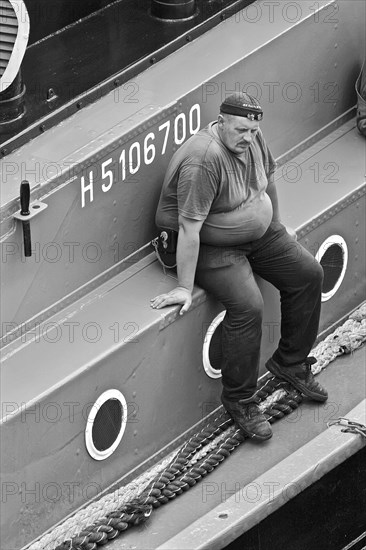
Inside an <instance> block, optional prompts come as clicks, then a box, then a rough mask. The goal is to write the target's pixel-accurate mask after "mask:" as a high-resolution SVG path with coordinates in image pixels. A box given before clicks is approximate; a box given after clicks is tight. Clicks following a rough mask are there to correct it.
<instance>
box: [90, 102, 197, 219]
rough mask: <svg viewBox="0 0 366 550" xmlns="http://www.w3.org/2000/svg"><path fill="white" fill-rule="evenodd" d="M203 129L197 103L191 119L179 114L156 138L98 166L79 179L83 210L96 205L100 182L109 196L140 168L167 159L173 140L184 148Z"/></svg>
mask: <svg viewBox="0 0 366 550" xmlns="http://www.w3.org/2000/svg"><path fill="white" fill-rule="evenodd" d="M200 126H201V111H200V105H199V104H198V103H196V104H195V105H193V106H192V107H191V109H190V111H189V113H188V115H187V114H186V113H179V114H178V115H177V116H176V117H175V119H174V120H172V121H171V120H167V121H166V122H164V123H163V124H161V125H160V126H158V131H157V133H156V134H155V132H149V133H148V134H147V135H146V136H144V137H143V138H142V139H141V141H134V142H133V143H132V144H131V145H130V146H129V147H128V148H124V149H122V151H117V152H116V153H117V154H116V158H114V156H113V157H110V158H108V159H107V160H105V161H103V162H102V163H101V164H100V165H99V166H95V167H94V168H92V169H90V170H89V172H87V174H86V175H83V176H81V177H80V186H81V207H82V208H84V207H85V206H86V205H87V204H88V203H91V202H93V200H94V188H95V183H96V182H97V181H99V180H100V183H101V188H102V191H103V192H104V193H107V192H108V191H110V189H112V187H113V184H114V183H120V182H123V181H125V180H126V178H128V177H129V176H135V175H136V174H137V173H138V171H139V170H140V168H141V166H148V165H150V164H152V163H153V162H154V160H155V159H156V158H157V156H159V155H160V156H163V155H165V153H166V150H167V146H168V143H169V142H170V140H174V144H175V145H182V143H183V142H184V141H185V140H186V139H187V138H189V137H190V136H193V135H194V134H196V133H197V132H198V130H199V129H200ZM158 143H159V145H157V144H158Z"/></svg>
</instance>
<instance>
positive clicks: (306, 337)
mask: <svg viewBox="0 0 366 550" xmlns="http://www.w3.org/2000/svg"><path fill="white" fill-rule="evenodd" d="M253 272H254V273H256V274H258V275H260V276H261V277H262V278H263V279H265V280H266V281H269V282H270V283H272V284H273V285H274V286H275V287H276V288H277V289H278V290H279V291H280V296H281V338H280V341H279V343H278V348H277V350H276V351H275V353H274V355H273V358H274V359H275V360H276V361H277V362H278V363H280V364H281V365H284V366H290V365H295V364H298V363H301V362H303V361H304V359H305V358H306V357H307V356H308V354H309V352H310V350H311V348H312V346H313V344H314V341H315V339H316V336H317V331H318V325H319V315H320V305H321V288H322V281H323V269H322V267H321V266H320V264H319V263H318V262H317V261H316V260H315V258H314V257H313V256H312V255H311V254H310V253H309V252H308V251H307V250H305V248H303V247H302V246H301V245H300V244H299V243H298V242H296V241H295V240H294V239H293V238H292V237H291V236H290V235H289V234H288V233H287V231H286V229H285V227H284V226H283V225H282V224H280V223H278V222H275V223H272V224H271V225H270V227H269V228H268V230H267V232H266V233H265V235H263V237H261V238H260V239H258V240H256V241H253V242H251V243H247V244H245V245H240V246H235V247H230V248H225V247H214V246H209V245H204V244H201V247H200V254H199V259H198V264H197V271H196V281H197V283H198V284H199V285H200V286H201V287H202V288H204V289H206V290H207V291H208V292H210V293H211V294H213V296H215V298H216V299H217V300H219V301H220V302H221V303H222V304H223V305H224V307H225V308H226V315H225V317H224V319H223V322H222V346H223V350H222V351H223V363H222V383H223V394H224V395H225V397H226V398H227V399H230V400H233V401H235V400H237V399H242V398H249V397H251V396H252V395H253V393H254V392H255V391H256V388H257V379H258V369H259V354H260V344H261V336H262V313H263V299H262V295H261V293H260V290H259V288H258V286H257V283H256V281H255V279H254V276H253Z"/></svg>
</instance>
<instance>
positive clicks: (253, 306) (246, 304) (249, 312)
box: [230, 292, 264, 324]
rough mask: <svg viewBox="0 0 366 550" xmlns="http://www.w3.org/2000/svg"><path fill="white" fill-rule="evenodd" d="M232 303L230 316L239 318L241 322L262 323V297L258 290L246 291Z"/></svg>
mask: <svg viewBox="0 0 366 550" xmlns="http://www.w3.org/2000/svg"><path fill="white" fill-rule="evenodd" d="M248 294H249V295H246V296H243V298H244V299H243V298H240V299H238V300H237V302H235V303H233V304H232V307H231V308H230V314H231V316H232V318H235V319H240V320H241V321H242V322H250V323H252V324H260V323H262V318H263V307H264V304H263V298H262V295H261V294H260V292H258V293H254V292H251V293H248Z"/></svg>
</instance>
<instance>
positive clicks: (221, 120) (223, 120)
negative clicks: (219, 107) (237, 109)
mask: <svg viewBox="0 0 366 550" xmlns="http://www.w3.org/2000/svg"><path fill="white" fill-rule="evenodd" d="M217 122H218V123H219V124H220V126H222V125H223V124H224V122H225V119H224V117H223V116H222V115H219V116H218V117H217Z"/></svg>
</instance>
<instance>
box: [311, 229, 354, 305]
mask: <svg viewBox="0 0 366 550" xmlns="http://www.w3.org/2000/svg"><path fill="white" fill-rule="evenodd" d="M315 258H316V260H318V262H319V263H320V265H321V266H322V268H323V271H324V281H323V288H322V302H326V301H327V300H329V299H330V298H331V297H332V296H334V294H335V293H336V292H337V290H338V289H339V287H340V286H341V283H342V281H343V278H344V276H345V273H346V269H347V263H348V248H347V244H346V241H345V240H344V239H343V237H341V236H340V235H332V236H331V237H328V238H327V239H326V240H325V241H324V242H323V243H322V245H321V246H320V248H319V250H318V253H317V254H316V256H315Z"/></svg>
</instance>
